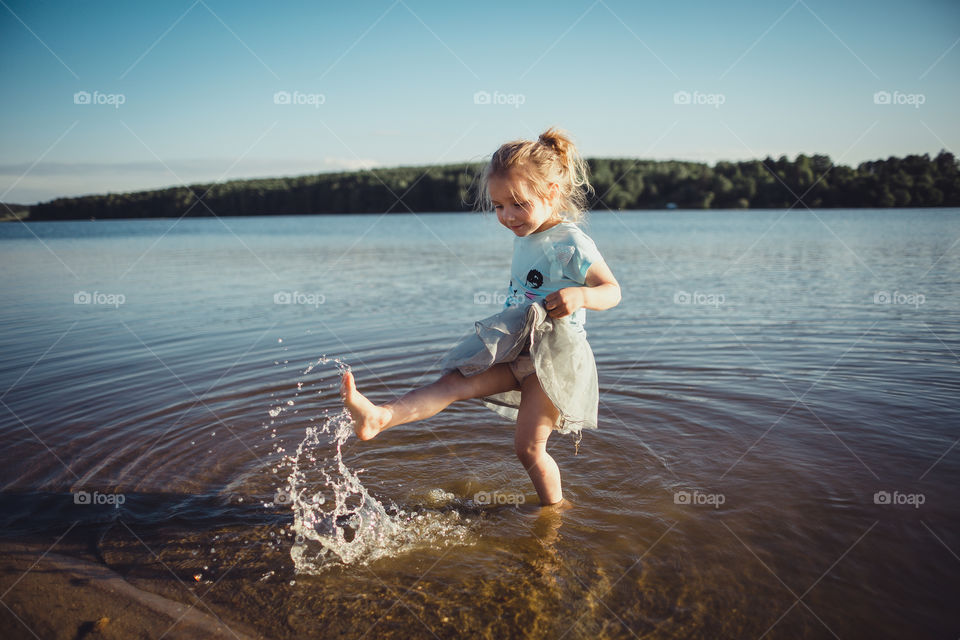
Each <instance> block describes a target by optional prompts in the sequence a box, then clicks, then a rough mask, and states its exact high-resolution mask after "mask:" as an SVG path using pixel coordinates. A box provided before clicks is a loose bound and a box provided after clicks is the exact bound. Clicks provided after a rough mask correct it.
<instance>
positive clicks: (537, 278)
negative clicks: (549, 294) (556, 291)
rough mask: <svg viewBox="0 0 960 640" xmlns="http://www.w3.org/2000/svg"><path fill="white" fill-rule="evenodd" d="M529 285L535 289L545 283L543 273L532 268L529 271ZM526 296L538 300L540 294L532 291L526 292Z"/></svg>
mask: <svg viewBox="0 0 960 640" xmlns="http://www.w3.org/2000/svg"><path fill="white" fill-rule="evenodd" d="M527 285H529V286H530V287H531V288H533V289H539V288H540V287H541V286H542V285H543V274H542V273H540V272H539V271H537V270H536V269H530V271H529V272H528V273H527ZM526 296H527V298H528V299H530V300H536V299H537V298H538V297H539V296H537V294H535V293H531V292H530V291H527V292H526Z"/></svg>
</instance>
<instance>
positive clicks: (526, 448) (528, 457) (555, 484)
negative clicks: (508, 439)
mask: <svg viewBox="0 0 960 640" xmlns="http://www.w3.org/2000/svg"><path fill="white" fill-rule="evenodd" d="M520 393H521V399H520V412H519V414H518V415H517V431H516V434H515V435H514V440H513V441H514V446H515V447H516V451H517V457H518V458H520V462H522V463H523V466H524V468H525V469H526V470H527V473H528V474H529V475H530V480H532V481H533V486H534V487H536V489H537V496H538V497H539V498H540V504H542V505H548V504H556V503H558V502H560V501H562V500H563V491H561V488H560V468H559V467H558V466H557V463H556V461H554V459H553V458H552V457H550V454H549V453H547V439H548V438H549V437H550V434H551V433H553V425H554V424H555V422H556V420H557V417H558V416H559V413H560V412H559V411H557V408H556V407H554V406H553V403H552V402H550V398H548V397H547V394H546V393H544V392H543V388H542V387H541V386H540V380H539V378H537V374H536V373H531V374H530V375H528V376H527V377H526V378H524V379H523V384H522V385H521V387H520Z"/></svg>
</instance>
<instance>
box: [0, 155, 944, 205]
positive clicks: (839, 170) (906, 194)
mask: <svg viewBox="0 0 960 640" xmlns="http://www.w3.org/2000/svg"><path fill="white" fill-rule="evenodd" d="M588 163H589V165H590V171H591V174H590V175H591V182H592V183H593V186H594V189H595V193H594V194H593V196H592V198H591V207H590V208H591V209H592V210H604V209H611V210H621V209H665V208H674V207H675V208H678V209H771V208H787V207H791V206H794V205H796V208H799V209H803V208H804V205H806V206H808V207H810V208H837V207H844V208H855V207H958V206H960V166H958V162H957V159H956V158H954V156H953V154H952V153H949V152H947V151H946V150H943V151H941V152H940V153H939V154H938V155H937V157H936V158H932V159H931V158H930V156H929V154H923V155H922V156H920V155H909V156H906V157H904V158H896V157H890V158H887V159H886V160H875V161H869V162H863V163H861V164H859V165H858V166H857V167H856V168H853V167H848V166H844V165H835V166H834V165H833V163H832V161H831V160H830V158H829V157H828V156H825V155H813V156H807V155H804V154H800V155H798V156H797V157H796V158H795V159H794V160H792V161H791V160H789V159H788V158H787V157H786V156H780V158H779V159H777V160H774V159H773V158H770V157H769V156H768V157H767V158H765V159H764V160H750V161H741V162H723V161H721V162H717V163H716V164H715V165H714V166H712V167H711V166H709V165H707V164H705V163H699V162H680V161H654V160H631V159H623V158H590V159H589V160H588ZM480 166H481V165H479V164H447V165H439V166H429V167H395V168H383V169H364V170H358V171H348V172H338V173H320V174H313V175H304V176H297V177H289V178H265V179H251V180H231V181H229V182H222V183H213V184H195V185H191V186H189V187H187V186H182V187H171V188H167V189H155V190H149V191H137V192H132V193H108V194H104V195H91V196H82V197H77V198H57V199H55V200H51V201H49V202H42V203H39V204H36V205H32V206H30V207H29V212H28V217H29V219H30V220H70V219H83V218H157V217H167V218H179V217H181V216H184V215H187V216H210V215H217V216H246V215H271V214H276V215H291V214H312V213H384V212H391V213H408V212H410V211H412V212H415V213H421V212H433V211H465V210H469V209H470V208H471V207H470V201H471V200H472V199H473V198H474V188H475V185H476V179H477V173H478V171H479V169H480ZM798 200H802V202H798ZM0 209H2V207H0ZM0 213H5V214H8V216H7V217H8V218H9V217H10V216H9V214H10V212H9V211H8V210H7V209H2V211H0Z"/></svg>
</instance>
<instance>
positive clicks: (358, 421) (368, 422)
mask: <svg viewBox="0 0 960 640" xmlns="http://www.w3.org/2000/svg"><path fill="white" fill-rule="evenodd" d="M340 397H341V398H343V404H344V406H346V407H347V409H349V411H350V417H351V418H353V432H354V433H356V434H357V437H358V438H359V439H361V440H370V439H372V438H375V437H376V436H377V434H378V433H380V432H381V431H382V430H383V428H384V427H385V426H386V424H387V423H388V422H390V418H392V417H393V414H392V413H391V412H390V410H389V409H386V408H384V407H378V406H376V405H375V404H373V403H372V402H370V401H369V400H367V399H366V397H364V395H363V394H362V393H360V392H359V391H357V384H356V382H355V381H354V379H353V373H352V372H350V371H345V372H344V374H343V380H342V381H341V382H340Z"/></svg>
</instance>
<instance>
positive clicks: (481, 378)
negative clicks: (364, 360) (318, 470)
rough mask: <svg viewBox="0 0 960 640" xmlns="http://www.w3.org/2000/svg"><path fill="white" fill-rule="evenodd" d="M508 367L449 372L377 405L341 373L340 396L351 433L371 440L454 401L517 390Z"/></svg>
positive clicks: (347, 376) (432, 413)
mask: <svg viewBox="0 0 960 640" xmlns="http://www.w3.org/2000/svg"><path fill="white" fill-rule="evenodd" d="M518 388H519V385H518V384H517V379H516V378H514V377H513V373H512V372H511V371H510V367H509V365H507V364H505V363H501V364H495V365H493V366H492V367H490V368H489V369H487V370H486V371H484V372H483V373H478V374H477V375H475V376H469V377H467V376H464V375H463V374H461V373H460V372H459V371H451V372H449V373H446V374H444V375H443V376H441V377H440V379H439V380H437V381H436V382H433V383H431V384H428V385H427V386H425V387H420V388H419V389H414V390H413V391H410V392H409V393H406V394H405V395H404V396H403V397H401V398H398V399H397V400H396V401H394V402H390V403H387V404H385V405H382V406H376V405H374V404H373V403H372V402H370V401H369V400H368V399H367V398H366V397H365V396H364V395H363V394H361V393H360V392H359V391H357V386H356V383H355V382H354V379H353V374H352V373H351V372H349V371H347V372H346V373H344V374H343V380H342V382H341V383H340V395H341V397H343V403H344V405H346V407H347V409H349V410H350V416H351V417H352V418H353V422H354V425H353V430H354V432H356V434H357V437H358V438H359V439H361V440H370V439H371V438H374V437H376V435H377V434H378V433H380V432H381V431H383V430H384V429H389V428H390V427H395V426H397V425H398V424H406V423H408V422H413V421H415V420H423V419H424V418H429V417H430V416H432V415H436V414H437V413H439V412H440V411H443V410H444V409H446V408H447V406H449V405H450V403H452V402H455V401H456V400H467V399H469V398H481V397H483V396H489V395H493V394H495V393H502V392H504V391H511V390H515V389H518Z"/></svg>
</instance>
